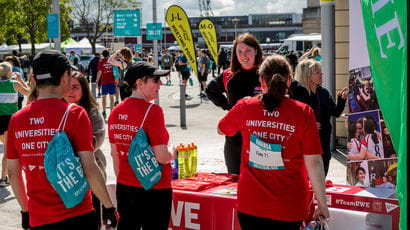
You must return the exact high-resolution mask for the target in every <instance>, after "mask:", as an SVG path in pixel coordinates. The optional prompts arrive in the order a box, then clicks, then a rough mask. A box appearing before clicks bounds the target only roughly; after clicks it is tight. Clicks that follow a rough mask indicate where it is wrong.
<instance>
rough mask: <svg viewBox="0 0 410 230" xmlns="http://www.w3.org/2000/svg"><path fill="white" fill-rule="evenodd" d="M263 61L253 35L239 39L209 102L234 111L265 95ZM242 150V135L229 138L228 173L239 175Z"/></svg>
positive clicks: (208, 90)
mask: <svg viewBox="0 0 410 230" xmlns="http://www.w3.org/2000/svg"><path fill="white" fill-rule="evenodd" d="M262 57H263V53H262V48H261V47H260V45H259V42H258V40H257V39H256V38H255V37H254V36H253V35H251V34H249V33H244V34H241V35H239V36H238V37H237V38H236V39H235V42H234V45H233V50H232V61H231V65H230V68H228V69H226V70H225V71H224V72H223V73H222V74H221V75H219V76H218V77H216V78H215V79H213V80H212V81H211V82H210V83H209V84H208V85H207V87H206V94H207V96H208V98H209V99H210V100H211V101H212V102H213V103H214V104H215V105H216V106H219V107H221V108H222V109H224V110H230V109H231V108H232V107H233V106H234V105H235V104H236V102H237V101H238V100H239V99H242V98H244V97H247V96H254V95H256V94H259V93H261V92H262V91H261V88H260V82H259V75H258V73H257V70H258V67H259V65H260V64H261V63H262ZM225 95H226V96H225ZM241 148H242V136H241V134H240V132H238V133H236V134H235V135H234V136H232V137H226V139H225V146H224V156H225V164H226V166H227V169H228V173H231V174H239V165H240V159H241Z"/></svg>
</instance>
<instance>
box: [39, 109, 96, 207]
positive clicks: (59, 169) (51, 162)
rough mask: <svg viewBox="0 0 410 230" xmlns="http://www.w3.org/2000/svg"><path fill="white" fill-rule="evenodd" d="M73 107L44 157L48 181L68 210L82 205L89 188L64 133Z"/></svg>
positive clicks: (63, 118)
mask: <svg viewBox="0 0 410 230" xmlns="http://www.w3.org/2000/svg"><path fill="white" fill-rule="evenodd" d="M71 106H72V104H70V105H69V106H68V107H67V109H66V111H65V113H64V115H63V117H62V119H61V121H60V124H59V126H58V130H57V132H56V134H55V135H54V137H53V138H52V139H51V141H50V142H49V143H48V147H47V149H46V153H45V156H44V169H45V172H46V176H47V179H48V181H49V182H50V184H51V185H52V186H53V188H54V189H55V190H56V192H57V193H58V195H59V196H60V198H61V200H62V201H63V203H64V205H65V206H66V208H72V207H74V206H76V205H77V204H79V203H81V201H83V199H84V196H85V194H86V193H87V191H88V188H89V185H88V183H87V180H86V177H85V175H84V171H83V168H82V166H81V164H80V159H79V157H76V156H75V155H74V150H73V147H72V146H71V143H70V140H69V139H68V137H67V134H66V133H65V132H64V128H65V124H66V121H67V117H68V114H69V112H70V108H71Z"/></svg>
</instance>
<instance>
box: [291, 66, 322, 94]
mask: <svg viewBox="0 0 410 230" xmlns="http://www.w3.org/2000/svg"><path fill="white" fill-rule="evenodd" d="M320 69H321V64H320V62H318V61H316V60H314V59H306V60H303V61H301V62H299V63H298V65H297V66H296V70H295V79H296V80H297V81H299V82H300V83H301V84H302V85H303V86H305V87H306V88H307V89H308V90H309V94H310V87H309V82H310V76H311V75H312V74H313V73H314V72H316V71H317V70H320Z"/></svg>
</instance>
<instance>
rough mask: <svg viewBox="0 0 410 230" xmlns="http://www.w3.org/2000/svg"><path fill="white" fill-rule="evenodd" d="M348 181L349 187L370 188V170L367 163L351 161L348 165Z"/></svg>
mask: <svg viewBox="0 0 410 230" xmlns="http://www.w3.org/2000/svg"><path fill="white" fill-rule="evenodd" d="M346 177H347V178H346V179H347V183H348V184H349V185H354V186H360V187H369V186H370V180H369V169H368V165H367V161H351V162H349V163H348V164H347V172H346Z"/></svg>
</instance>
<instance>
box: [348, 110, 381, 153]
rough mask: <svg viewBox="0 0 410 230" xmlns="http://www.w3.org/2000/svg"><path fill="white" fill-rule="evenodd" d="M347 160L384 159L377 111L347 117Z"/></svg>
mask: <svg viewBox="0 0 410 230" xmlns="http://www.w3.org/2000/svg"><path fill="white" fill-rule="evenodd" d="M347 131H348V132H347V135H348V141H347V149H348V154H347V160H349V161H350V160H371V159H381V158H385V155H384V149H383V140H382V134H381V125H380V112H379V110H372V111H367V112H360V113H354V114H349V115H348V120H347Z"/></svg>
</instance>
